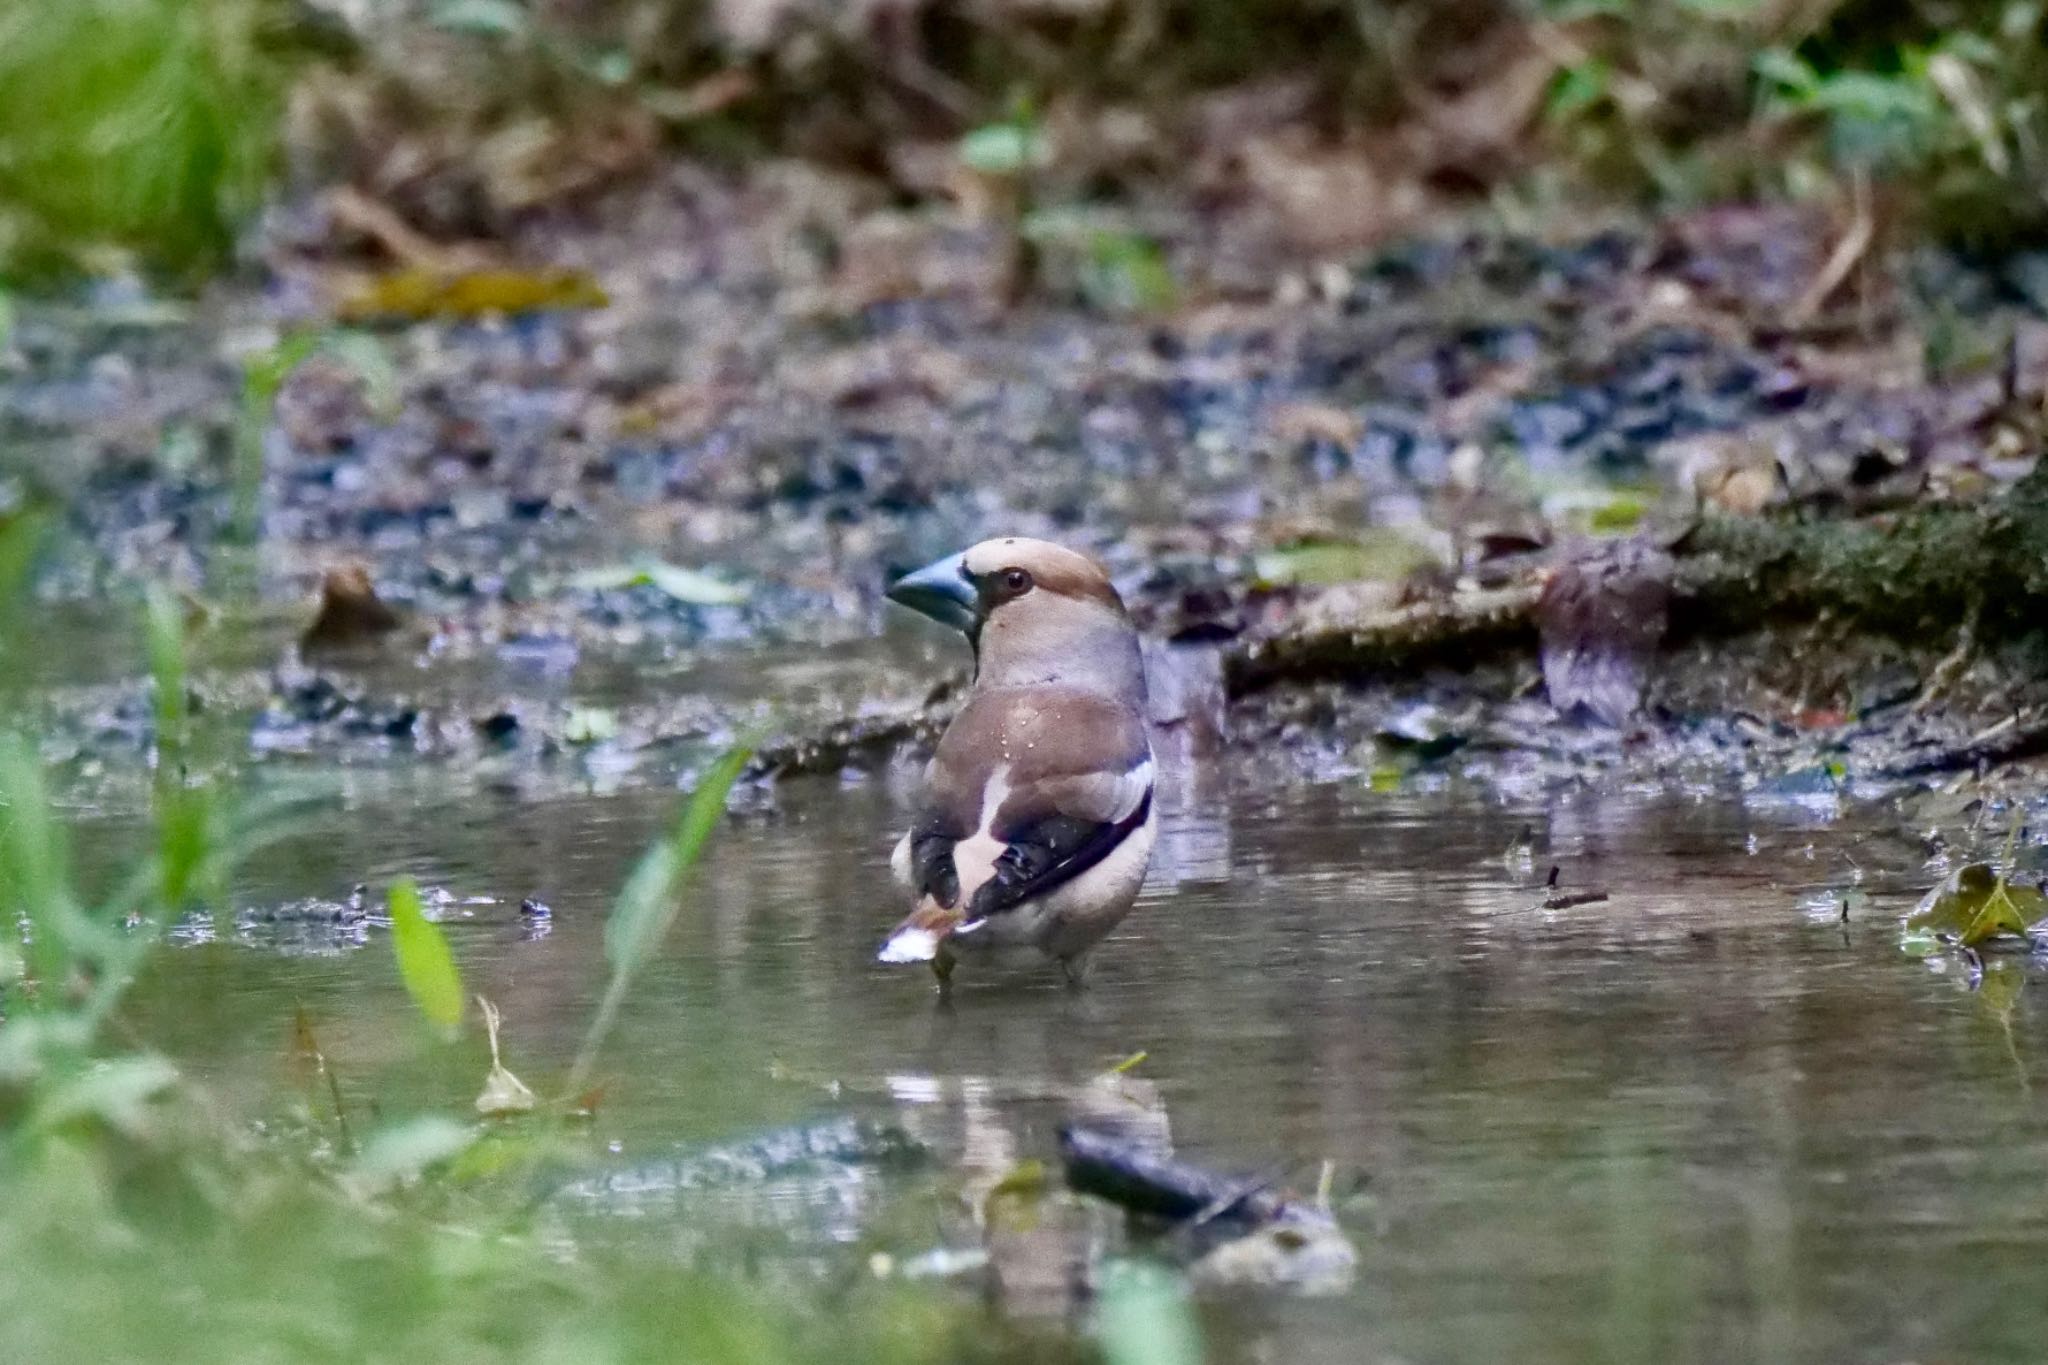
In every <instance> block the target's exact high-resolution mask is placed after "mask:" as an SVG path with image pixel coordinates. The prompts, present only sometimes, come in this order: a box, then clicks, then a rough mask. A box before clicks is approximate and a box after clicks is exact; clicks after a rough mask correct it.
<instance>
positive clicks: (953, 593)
mask: <svg viewBox="0 0 2048 1365" xmlns="http://www.w3.org/2000/svg"><path fill="white" fill-rule="evenodd" d="M889 600H890V601H891V602H895V603H897V604H898V605H900V606H905V607H909V608H910V609H911V610H912V611H917V612H923V613H924V614H925V615H926V616H929V617H931V618H932V620H934V621H938V622H941V623H942V624H944V625H949V626H951V627H953V629H955V630H957V631H961V632H963V633H964V634H968V635H972V634H973V633H974V629H975V626H976V624H977V622H978V620H979V617H978V615H977V613H976V610H975V606H976V599H975V592H974V580H973V579H972V578H970V577H968V574H967V555H966V552H965V551H963V552H961V553H960V554H957V555H947V556H946V557H945V558H944V559H941V560H939V561H938V562H937V563H934V564H927V565H925V566H924V567H923V568H922V569H919V570H918V571H917V572H916V573H912V574H905V575H904V576H903V577H901V578H899V579H897V580H896V582H895V584H894V586H892V587H891V588H890V589H889Z"/></svg>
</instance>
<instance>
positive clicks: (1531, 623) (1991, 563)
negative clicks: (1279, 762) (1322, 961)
mask: <svg viewBox="0 0 2048 1365" xmlns="http://www.w3.org/2000/svg"><path fill="white" fill-rule="evenodd" d="M1671 552H1672V556H1673V560H1674V566H1675V571H1674V575H1673V583H1672V596H1671V603H1670V628H1671V635H1672V636H1673V637H1699V636H1708V637H1712V636H1726V635H1736V634H1741V633H1745V632H1750V631H1754V630H1758V629H1761V628H1764V627H1768V626H1772V625H1781V624H1788V623H1811V622H1815V621H1827V622H1830V623H1832V624H1834V625H1837V626H1839V627H1842V628H1846V629H1848V630H1851V631H1859V632H1865V633H1869V634H1874V635H1883V636H1888V637H1891V638H1895V639H1900V640H1903V641H1905V642H1907V643H1909V644H1913V645H1916V646H1920V647H1924V648H1928V649H1933V650H1937V651H1938V650H1945V649H1948V648H1950V647H1952V646H1953V645H1954V644H1955V643H1956V640H1957V638H1958V635H1959V633H1960V632H1961V631H1962V630H1963V629H1964V628H1965V627H1966V626H1967V627H1968V628H1969V629H1970V630H1971V632H1972V635H1973V637H1974V642H1975V643H1976V644H1977V645H1979V646H1983V647H1992V646H1998V645H2005V644H2011V643H2015V642H2019V641H2022V640H2038V639H2039V638H2040V637H2041V636H2042V635H2043V634H2044V632H2048V462H2043V463H2041V464H2038V465H2036V466H2035V468H2034V469H2033V470H2032V471H2031V472H2030V473H2028V474H2027V475H2026V477H2024V478H2023V479H2021V480H2020V481H2019V482H2018V483H2016V484H2014V485H2013V486H2012V487H2011V488H2010V489H2008V490H2007V491H2006V492H2005V493H2004V494H2003V495H2002V496H2000V497H1997V498H1995V499H1992V500H1990V501H1988V502H1985V503H1982V504H1977V505H1973V506H1956V505H1950V504H1930V505H1926V506H1919V507H1912V508H1907V509H1903V510H1898V511H1893V512H1889V513H1886V514H1883V515H1881V516H1873V517H1865V518H1860V519H1853V520H1851V519H1827V520H1800V519H1792V518H1788V519H1782V520H1779V519H1765V518H1713V519H1707V520H1703V521H1701V522H1700V523H1698V524H1697V525H1695V526H1694V527H1693V528H1692V529H1690V530H1689V531H1688V532H1686V534H1685V535H1683V536H1682V537H1680V538H1679V539H1678V540H1677V541H1676V542H1675V543H1674V544H1673V545H1672V547H1671ZM1539 596H1540V593H1539V590H1538V589H1537V588H1536V587H1534V586H1530V587H1524V588H1510V589H1501V590H1495V591H1491V592H1484V593H1471V594H1464V595H1461V596H1458V597H1454V598H1452V599H1450V600H1449V601H1447V602H1442V603H1433V604H1424V605H1418V606H1412V607H1407V608H1403V609H1401V610H1399V611H1395V612H1389V613H1384V614H1380V615H1375V616H1372V617H1367V618H1363V619H1361V620H1359V621H1358V622H1356V623H1341V624H1338V625H1334V626H1333V625H1327V624H1320V625H1318V626H1316V627H1314V628H1312V629H1299V630H1295V629H1287V628H1283V629H1281V630H1280V631H1279V632H1277V633H1275V634H1273V635H1270V636H1267V637H1264V638H1260V639H1254V640H1246V641H1243V642H1241V643H1240V644H1238V645H1237V646H1236V647H1235V649H1233V650H1232V652H1231V653H1230V655H1229V656H1228V657H1227V659H1226V675H1227V677H1228V680H1229V685H1230V690H1231V692H1232V694H1233V695H1242V694H1244V693H1247V692H1252V691H1257V690H1258V689H1260V688H1264V687H1270V686H1273V685H1275V684H1280V683H1287V682H1304V681H1314V680H1322V679H1363V678H1367V677H1372V676H1376V675H1383V674H1387V673H1403V672H1412V671H1414V670H1415V669H1417V668H1421V667H1429V666H1439V665H1451V666H1458V665H1462V664H1471V663H1476V662H1484V661H1486V660H1489V659H1498V658H1500V657H1502V656H1503V655H1504V654H1508V653H1510V652H1519V651H1530V652H1533V650H1534V648H1535V646H1536V644H1537V639H1538V628H1537V602H1538V599H1539Z"/></svg>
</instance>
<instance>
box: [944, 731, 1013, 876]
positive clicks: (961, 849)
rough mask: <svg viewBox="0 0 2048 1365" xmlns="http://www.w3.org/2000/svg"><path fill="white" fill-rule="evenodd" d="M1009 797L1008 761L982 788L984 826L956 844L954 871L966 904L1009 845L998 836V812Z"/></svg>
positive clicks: (994, 870)
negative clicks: (996, 827)
mask: <svg viewBox="0 0 2048 1365" xmlns="http://www.w3.org/2000/svg"><path fill="white" fill-rule="evenodd" d="M1009 798H1010V765H1009V764H1007V763H1005V764H1002V765H1001V766H1000V767H998V768H997V769H996V770H995V771H994V772H992V773H990V774H989V775H988V785H987V786H986V787H983V788H982V789H981V825H980V828H978V829H976V830H975V831H974V833H972V834H970V835H968V836H967V837H966V838H965V839H962V840H961V841H960V842H959V843H957V844H955V845H953V871H954V872H955V873H957V874H958V875H959V878H960V902H959V903H960V904H962V905H965V904H967V903H968V902H969V901H971V900H973V899H974V893H975V892H977V891H979V890H981V886H982V883H983V882H986V881H987V880H988V879H989V878H990V877H993V876H994V875H995V873H996V859H998V858H1000V857H1002V856H1003V849H1004V848H1005V847H1006V845H1005V844H1004V843H1003V841H1002V840H1000V839H998V838H996V835H995V826H996V812H997V811H999V810H1001V809H1002V808H1003V802H1005V801H1007V800H1009Z"/></svg>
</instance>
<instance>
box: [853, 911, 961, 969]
mask: <svg viewBox="0 0 2048 1365" xmlns="http://www.w3.org/2000/svg"><path fill="white" fill-rule="evenodd" d="M964 918H966V917H965V916H964V915H962V914H961V913H960V912H959V911H958V910H948V909H947V908H946V907H945V906H943V905H940V904H939V903H938V902H937V901H935V900H933V899H932V898H931V897H929V896H927V897H925V898H924V900H922V901H920V902H919V903H918V907H917V909H915V910H913V911H911V912H910V916H909V918H907V919H905V920H904V921H903V923H901V924H899V925H897V926H896V928H895V930H894V931H893V932H892V933H891V934H890V935H889V937H888V939H887V940H886V941H885V942H884V943H883V944H882V951H881V952H879V953H877V954H875V956H876V958H877V959H878V960H880V961H882V962H930V961H931V960H932V959H933V958H935V957H937V956H938V955H939V945H940V944H942V943H944V942H945V941H946V940H947V939H948V938H950V937H951V936H952V934H953V932H954V931H955V930H956V929H958V928H959V927H960V922H961V920H962V919H964Z"/></svg>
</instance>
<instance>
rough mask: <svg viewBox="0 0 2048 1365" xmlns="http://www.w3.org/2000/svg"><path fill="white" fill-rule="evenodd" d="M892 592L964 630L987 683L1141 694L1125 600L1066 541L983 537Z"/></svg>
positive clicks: (1091, 562)
mask: <svg viewBox="0 0 2048 1365" xmlns="http://www.w3.org/2000/svg"><path fill="white" fill-rule="evenodd" d="M889 597H890V599H891V600H892V601H896V602H900V603H902V604H903V605H904V606H907V607H911V608H913V609H915V610H917V611H920V612H923V613H924V614H925V615H927V616H929V617H931V618H932V619H934V620H936V621H943V622H945V623H946V624H947V625H950V626H953V627H955V628H956V629H958V630H960V631H962V632H963V633H965V634H966V636H967V638H968V639H969V640H970V641H971V642H973V644H974V650H975V659H976V664H977V676H978V679H979V681H981V682H982V683H983V684H985V685H988V686H993V687H1022V686H1031V685H1036V684H1040V683H1048V682H1062V683H1072V684H1075V685H1079V686H1092V687H1097V688H1100V689H1102V690H1104V691H1111V692H1117V693H1122V692H1125V691H1127V690H1128V691H1131V692H1132V695H1134V696H1142V695H1143V686H1144V684H1143V675H1142V671H1141V669H1140V666H1139V663H1138V637H1137V632H1136V631H1135V630H1134V629H1133V628H1132V626H1131V618H1130V615H1129V613H1127V612H1126V611H1125V610H1124V604H1123V599H1122V598H1120V597H1118V596H1117V592H1116V589H1115V588H1114V587H1113V586H1111V584H1110V581H1109V575H1108V574H1107V573H1105V572H1103V569H1102V566H1101V565H1099V564H1097V563H1096V562H1095V561H1094V560H1092V559H1090V558H1088V556H1086V555H1083V554H1079V553H1076V552H1075V551H1073V550H1069V549H1067V548H1066V547H1065V546H1063V545H1055V544H1053V543H1052V542H1050V541H1045V540H1031V539H1028V538H1026V537H1023V536H1004V537H1001V538H999V539H996V540H984V541H982V542H981V543H980V544H979V545H975V546H973V547H971V548H970V549H967V550H965V551H963V552H961V553H960V554H957V555H950V556H948V557H947V558H945V559H942V560H940V561H938V562H937V563H936V564H930V565H927V566H926V567H924V568H922V569H919V570H918V571H917V572H916V573H914V574H910V575H907V576H906V577H904V578H903V579H901V580H899V581H898V582H897V583H896V585H895V586H894V587H892V588H890V590H889Z"/></svg>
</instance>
